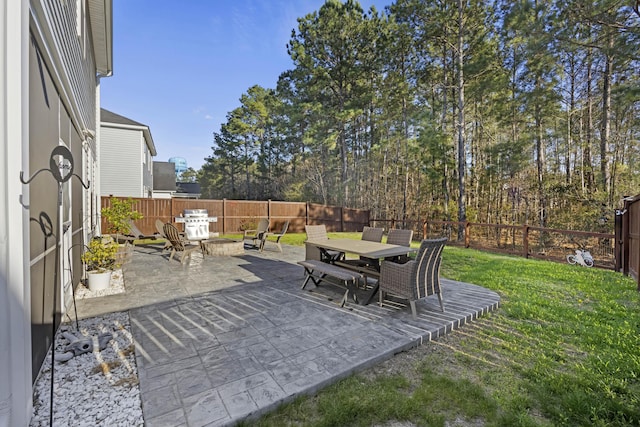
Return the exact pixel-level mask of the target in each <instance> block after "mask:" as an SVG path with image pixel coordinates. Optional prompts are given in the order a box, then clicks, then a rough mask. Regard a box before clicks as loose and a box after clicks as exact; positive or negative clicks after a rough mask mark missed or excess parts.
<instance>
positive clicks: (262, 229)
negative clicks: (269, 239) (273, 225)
mask: <svg viewBox="0 0 640 427" xmlns="http://www.w3.org/2000/svg"><path fill="white" fill-rule="evenodd" d="M268 231H269V219H268V218H260V221H259V222H258V227H257V228H255V229H252V230H244V234H243V236H242V239H243V240H251V241H252V242H253V246H257V247H258V248H260V246H261V245H262V238H263V236H264V233H266V232H268Z"/></svg>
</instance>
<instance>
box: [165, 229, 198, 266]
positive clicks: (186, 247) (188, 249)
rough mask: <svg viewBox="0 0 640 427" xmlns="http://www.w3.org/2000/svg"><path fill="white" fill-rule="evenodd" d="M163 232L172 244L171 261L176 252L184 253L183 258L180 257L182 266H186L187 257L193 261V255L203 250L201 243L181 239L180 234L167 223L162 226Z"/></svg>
mask: <svg viewBox="0 0 640 427" xmlns="http://www.w3.org/2000/svg"><path fill="white" fill-rule="evenodd" d="M162 230H163V231H164V235H165V236H167V239H168V240H169V242H170V243H171V255H169V261H171V260H172V259H173V255H174V254H175V253H176V252H182V256H181V257H180V264H184V260H185V258H186V257H189V259H191V253H192V252H193V251H195V250H198V249H200V250H202V246H201V245H200V243H193V242H190V241H188V240H186V239H183V238H182V237H180V232H179V231H178V229H177V228H176V227H175V226H174V225H173V224H169V223H166V224H165V225H163V226H162ZM202 256H204V251H203V252H202Z"/></svg>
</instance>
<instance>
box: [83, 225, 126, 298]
mask: <svg viewBox="0 0 640 427" xmlns="http://www.w3.org/2000/svg"><path fill="white" fill-rule="evenodd" d="M117 252H118V244H117V243H116V242H114V241H113V239H112V238H111V237H96V238H94V239H92V240H91V241H90V242H89V247H88V249H87V250H86V251H85V253H84V254H82V262H83V263H84V264H85V265H86V267H87V282H88V287H89V290H91V291H99V290H101V289H106V288H108V287H109V283H110V281H111V272H112V271H113V269H114V268H117V265H116V253H117Z"/></svg>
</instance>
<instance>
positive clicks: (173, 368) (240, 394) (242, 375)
mask: <svg viewBox="0 0 640 427" xmlns="http://www.w3.org/2000/svg"><path fill="white" fill-rule="evenodd" d="M283 249H284V251H283V253H280V252H277V251H276V250H269V248H267V249H265V251H264V252H263V253H260V252H259V251H257V250H255V249H251V248H247V250H246V252H245V255H243V256H234V257H231V256H222V257H211V256H207V257H206V258H205V259H203V258H202V256H201V255H200V254H194V255H193V257H192V260H191V262H189V263H185V265H181V264H180V263H179V262H177V261H176V260H173V261H171V262H169V261H168V253H167V252H164V253H163V252H162V251H161V246H160V247H152V246H146V247H137V248H136V251H135V253H134V258H133V262H132V263H131V264H130V265H129V266H127V269H126V271H125V280H126V292H125V293H122V294H118V295H111V296H106V297H101V298H93V299H85V300H81V301H78V316H79V317H81V318H84V317H92V316H96V315H99V314H103V313H107V312H114V311H126V310H128V311H129V314H130V318H131V329H132V334H133V336H134V338H135V341H136V349H135V351H136V361H137V366H138V375H139V381H140V393H141V399H142V408H143V414H144V420H145V425H147V426H150V427H152V426H205V425H206V426H217V425H233V424H235V423H237V422H239V421H241V420H244V419H251V418H256V417H258V416H260V415H262V414H265V413H267V412H269V411H272V410H274V409H275V408H276V407H277V406H278V405H280V404H282V403H284V402H288V401H291V400H293V399H294V398H295V397H297V396H299V395H301V394H313V393H315V392H317V391H318V390H319V389H321V388H323V387H325V386H327V385H328V384H331V383H333V382H335V381H337V380H339V379H341V378H344V377H346V376H348V375H350V374H351V373H353V372H356V371H358V370H362V369H364V368H367V367H369V366H372V365H374V364H376V363H379V362H381V361H382V360H385V359H389V358H391V357H393V355H394V354H396V353H398V352H400V351H403V350H407V349H409V348H411V347H415V346H417V345H421V344H422V345H425V344H427V343H428V341H429V340H431V339H432V338H435V337H438V336H440V335H443V334H446V333H448V332H450V331H451V330H453V329H456V328H458V327H462V326H463V325H464V324H465V323H467V322H471V321H473V320H474V319H476V318H477V317H478V316H480V315H482V314H483V313H486V312H488V311H491V310H495V309H496V308H497V307H498V304H499V300H500V298H499V296H498V295H497V294H496V293H494V292H492V291H489V290H487V289H484V288H481V287H479V286H476V285H472V284H467V283H460V282H454V281H450V280H443V283H442V287H443V296H444V303H445V309H446V312H445V313H442V312H441V311H440V307H439V304H438V299H437V297H436V296H432V297H429V298H427V299H426V300H423V301H420V302H419V303H418V319H417V320H413V319H412V317H411V311H410V310H409V309H408V307H388V306H385V307H379V306H378V305H377V304H370V305H367V306H360V305H357V304H353V303H351V304H349V305H348V306H347V307H344V308H341V307H339V306H338V304H337V303H336V301H339V300H340V298H341V293H340V292H339V289H336V288H334V287H333V286H321V287H320V288H317V289H312V290H311V291H308V290H304V291H303V290H301V289H300V285H301V284H302V281H303V268H302V267H300V266H299V265H297V264H296V262H297V261H299V260H301V259H303V258H304V249H303V248H301V247H296V246H287V245H283Z"/></svg>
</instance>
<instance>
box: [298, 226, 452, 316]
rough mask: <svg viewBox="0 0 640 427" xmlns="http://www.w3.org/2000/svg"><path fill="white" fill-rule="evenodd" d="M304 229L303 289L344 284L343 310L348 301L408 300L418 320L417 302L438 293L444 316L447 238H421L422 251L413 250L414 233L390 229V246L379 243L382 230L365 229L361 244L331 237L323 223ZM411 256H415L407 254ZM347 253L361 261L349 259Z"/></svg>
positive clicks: (388, 243) (418, 249)
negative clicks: (442, 268) (442, 275)
mask: <svg viewBox="0 0 640 427" xmlns="http://www.w3.org/2000/svg"><path fill="white" fill-rule="evenodd" d="M305 228H306V232H307V241H306V242H305V246H306V257H305V260H304V261H299V262H298V264H300V265H301V266H302V267H304V269H305V278H304V282H303V283H302V289H305V288H306V286H307V285H308V284H309V282H310V281H311V282H313V283H314V284H315V285H316V286H318V285H320V283H321V282H326V283H329V284H334V285H339V286H342V287H344V289H345V292H344V295H343V297H342V299H341V300H340V305H341V306H344V305H345V304H347V302H348V299H349V297H351V298H352V299H353V301H354V302H356V303H359V304H368V303H369V302H370V301H371V300H372V299H373V297H374V295H375V294H376V293H377V294H378V304H379V305H380V306H383V304H384V303H385V302H389V303H395V300H396V299H401V300H408V301H409V305H410V306H411V313H412V315H413V318H414V319H416V318H417V311H416V301H417V300H419V299H421V298H426V297H428V296H430V295H434V294H437V295H438V299H439V302H440V309H441V310H442V311H443V312H444V304H443V301H442V291H441V288H440V276H439V272H440V262H441V259H442V250H443V248H444V245H445V243H446V241H447V239H446V238H441V239H429V240H423V241H422V242H421V244H420V247H419V248H411V247H410V244H411V238H412V237H413V232H412V231H411V230H389V235H388V237H387V242H386V243H381V241H382V237H383V233H384V230H383V229H382V228H372V227H365V228H364V230H363V232H362V239H361V240H352V239H329V238H328V236H327V233H326V228H325V226H324V225H317V226H306V227H305ZM413 253H417V255H416V256H415V258H412V257H410V256H409V255H410V254H413ZM346 254H355V255H358V256H359V258H357V259H348V258H347V255H346Z"/></svg>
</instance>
